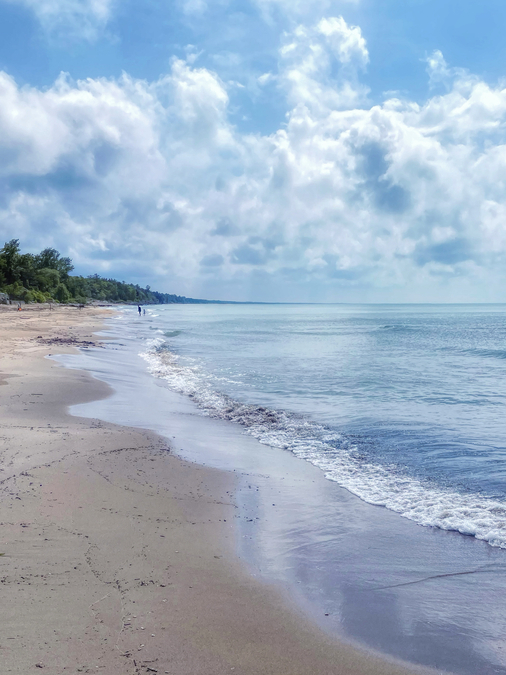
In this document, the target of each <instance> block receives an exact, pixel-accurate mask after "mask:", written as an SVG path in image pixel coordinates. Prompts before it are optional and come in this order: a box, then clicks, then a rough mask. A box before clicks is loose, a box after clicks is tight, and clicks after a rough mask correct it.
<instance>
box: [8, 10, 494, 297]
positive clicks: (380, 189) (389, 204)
mask: <svg viewBox="0 0 506 675" xmlns="http://www.w3.org/2000/svg"><path fill="white" fill-rule="evenodd" d="M367 60H368V53H367V47H366V44H365V41H364V39H363V37H362V35H361V32H360V30H359V29H358V28H354V27H351V26H348V25H347V24H346V23H345V22H344V21H343V20H342V19H341V18H339V17H337V18H334V19H331V18H329V19H325V20H324V21H319V22H318V23H315V24H314V25H313V26H312V27H309V28H308V27H299V28H296V29H294V31H293V32H292V33H291V34H289V35H285V37H284V39H283V43H282V45H281V48H280V60H279V72H278V73H277V74H276V78H277V81H278V83H279V86H280V87H281V91H284V92H285V93H286V100H287V118H286V123H285V124H284V125H283V126H282V128H280V129H279V130H278V131H277V132H276V133H273V134H271V135H261V134H246V133H240V132H239V131H238V130H237V129H236V128H235V127H234V126H233V125H232V124H231V123H230V121H229V107H230V103H229V97H228V93H227V86H226V85H225V84H224V83H223V82H222V81H221V80H220V79H219V77H218V76H217V75H216V74H215V73H213V72H211V71H209V70H207V69H205V68H198V67H195V64H192V63H189V62H187V61H182V60H178V59H174V60H173V62H172V65H171V69H170V72H169V73H168V74H167V75H166V76H164V77H162V78H161V79H159V80H158V81H156V82H146V81H142V80H136V79H133V78H130V77H128V76H126V75H125V76H123V77H122V78H121V79H119V80H112V79H109V80H107V79H98V80H93V79H90V80H84V81H79V82H73V81H71V80H70V79H69V78H68V77H65V76H62V77H60V78H59V80H58V81H57V82H56V83H55V84H54V85H53V87H51V88H50V89H47V90H44V91H42V90H39V89H35V88H29V87H23V88H20V87H19V86H17V84H16V82H15V81H14V80H13V79H12V78H10V77H9V76H7V75H6V74H5V73H3V74H1V76H0V103H1V105H0V157H1V159H2V161H1V163H0V183H1V190H0V196H1V199H0V228H1V230H2V233H3V235H4V237H5V238H6V239H7V238H10V237H14V236H15V237H19V238H20V239H22V242H23V244H24V245H25V246H27V245H29V246H32V247H33V248H34V249H37V248H41V247H43V246H47V245H54V246H56V247H57V248H59V249H60V250H61V251H62V253H64V254H65V255H71V256H72V257H73V258H74V259H75V261H76V263H77V265H78V266H80V267H81V268H82V269H88V270H90V271H98V272H101V273H103V274H114V275H116V276H119V277H123V278H132V276H135V277H136V279H138V280H142V279H143V278H144V279H145V280H146V283H151V285H152V286H153V287H154V286H155V285H156V286H157V287H159V288H161V289H162V290H163V289H166V290H172V291H176V292H179V293H185V294H194V295H197V294H198V295H207V296H209V295H210V294H213V295H218V294H219V295H221V296H222V297H229V298H236V299H239V298H245V299H272V298H275V299H290V300H296V299H320V300H332V299H343V298H344V299H350V298H351V299H352V298H353V297H355V296H353V293H354V290H353V289H355V288H359V289H361V291H360V292H361V294H362V295H361V296H360V297H362V298H363V297H364V295H363V293H364V292H365V291H364V289H371V293H372V292H373V291H374V289H378V288H379V289H382V288H383V289H385V291H384V293H385V295H383V296H381V292H383V291H374V293H376V295H372V296H369V297H375V298H381V297H383V298H385V297H390V298H391V297H396V298H397V299H442V296H441V288H443V287H444V288H446V289H450V291H451V293H453V295H451V296H450V297H452V298H456V299H461V300H464V299H466V298H469V297H472V298H475V299H476V298H477V296H476V295H475V296H469V295H468V293H471V292H474V291H475V292H476V293H479V292H485V291H484V290H483V289H486V288H487V287H488V288H490V287H491V280H492V279H494V280H495V285H494V288H498V285H497V279H498V278H502V276H504V274H503V272H502V270H503V267H504V258H505V255H506V219H505V216H506V197H505V195H506V190H505V188H506V185H505V182H506V179H505V178H504V176H506V138H505V128H506V90H505V89H503V88H502V87H501V86H498V87H490V86H489V85H487V84H485V83H484V82H482V81H479V80H478V79H476V78H473V77H470V76H468V75H466V74H465V73H463V72H462V73H461V75H460V76H458V77H456V78H454V80H453V83H452V85H451V88H450V89H449V90H448V91H447V92H445V93H444V94H442V95H438V96H433V97H432V98H430V99H429V100H427V101H426V102H425V103H424V104H423V105H420V104H417V103H414V102H410V101H406V100H400V99H390V100H387V101H385V102H384V103H383V104H382V105H375V106H370V105H368V104H367V99H366V93H365V90H364V88H363V87H362V85H361V84H360V82H359V80H358V76H359V74H360V72H361V70H362V69H363V68H364V67H365V66H366V64H367ZM275 289H278V291H276V290H275ZM395 289H399V290H398V291H395ZM473 289H474V291H473ZM480 289H481V291H480ZM450 291H448V292H450ZM276 292H277V293H278V295H276ZM392 292H398V295H397V296H392ZM378 293H379V295H378ZM417 293H418V295H417ZM459 293H460V295H459ZM431 294H432V295H431ZM445 297H448V296H445ZM482 297H483V296H482ZM492 299H493V298H492Z"/></svg>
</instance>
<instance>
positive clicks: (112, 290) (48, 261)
mask: <svg viewBox="0 0 506 675" xmlns="http://www.w3.org/2000/svg"><path fill="white" fill-rule="evenodd" d="M73 269H74V265H73V264H72V260H71V259H70V258H67V257H62V256H61V255H60V253H59V252H58V251H57V250H56V249H54V248H45V249H44V250H43V251H41V252H40V253H35V254H34V253H21V249H20V245H19V239H11V241H8V242H6V243H5V244H4V246H3V248H2V249H0V292H1V293H7V295H8V296H9V298H10V299H11V300H23V301H24V302H61V303H68V302H77V303H87V302H90V301H93V300H100V301H104V302H118V303H137V304H142V305H156V304H168V303H203V302H208V301H207V300H195V299H193V298H185V297H184V296H179V295H172V294H170V293H159V292H157V291H152V290H151V289H150V287H149V286H146V288H141V287H140V286H139V285H138V284H135V285H134V284H127V283H125V282H124V281H116V279H105V278H103V277H101V276H99V275H98V274H92V275H90V276H88V277H81V276H71V274H70V272H72V270H73Z"/></svg>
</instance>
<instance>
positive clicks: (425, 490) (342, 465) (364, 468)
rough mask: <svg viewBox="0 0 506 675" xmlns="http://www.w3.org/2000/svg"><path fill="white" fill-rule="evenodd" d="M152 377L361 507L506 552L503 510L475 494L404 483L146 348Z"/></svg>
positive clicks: (315, 430) (318, 432)
mask: <svg viewBox="0 0 506 675" xmlns="http://www.w3.org/2000/svg"><path fill="white" fill-rule="evenodd" d="M141 356H142V357H143V358H144V359H145V360H146V361H147V363H148V368H149V371H150V372H151V373H152V374H153V375H155V376H156V377H161V378H163V379H164V380H166V381H167V382H168V384H169V386H170V387H171V388H172V389H174V390H175V391H178V392H179V393H181V394H184V395H186V396H188V397H190V398H191V399H192V400H193V401H194V402H195V403H196V404H197V405H198V407H199V408H200V409H201V410H202V412H203V413H204V414H206V415H209V416H211V417H217V418H220V419H227V420H230V421H232V422H235V423H238V424H240V425H242V426H243V427H244V429H245V431H246V433H248V434H250V435H252V436H254V437H255V438H257V439H258V441H260V443H263V444H264V445H269V446H272V447H275V448H282V449H284V450H289V451H291V452H293V453H294V454H295V455H296V456H297V457H300V458H302V459H305V460H307V461H308V462H310V463H311V464H313V465H315V466H317V467H319V468H320V469H322V470H323V471H324V472H325V476H326V477H327V478H328V479H329V480H332V481H335V482H336V483H338V484H339V485H341V486H342V487H344V488H346V489H347V490H349V491H350V492H352V493H353V494H355V495H357V496H358V497H360V498H361V499H363V500H364V501H366V502H368V503H370V504H375V505H380V506H384V507H386V508H387V509H390V510H391V511H395V512H397V513H399V514H400V515H402V516H404V517H405V518H409V519H410V520H413V521H415V522H416V523H419V524H420V525H425V526H431V527H438V528H441V529H443V530H452V531H457V532H460V533H462V534H465V535H471V536H474V537H476V538H477V539H482V540H484V541H487V542H488V543H489V544H490V545H491V546H498V547H501V548H506V504H504V503H503V502H500V501H498V500H494V499H491V498H487V497H485V496H483V495H480V494H477V493H460V492H457V491H455V490H449V489H445V488H442V487H439V486H435V485H433V484H431V483H429V482H424V481H421V480H418V479H416V478H413V477H410V476H407V475H405V474H403V473H402V472H401V471H399V469H398V467H396V466H394V465H392V466H388V465H381V464H376V463H374V462H371V461H370V459H368V458H366V457H365V456H364V455H362V454H361V453H360V451H359V449H358V448H357V447H356V446H354V445H351V444H349V443H348V442H347V439H345V438H344V437H342V436H341V435H340V434H338V433H335V432H331V431H330V430H329V429H327V428H325V427H324V426H322V425H320V424H317V423H316V422H313V421H311V420H309V419H307V418H304V417H303V416H301V415H296V414H293V413H289V412H285V411H278V410H269V409H268V408H264V407H261V406H255V405H248V404H244V403H240V402H238V401H234V400H233V399H232V398H230V397H229V396H227V395H226V394H223V393H220V392H219V391H216V389H215V384H216V378H214V377H213V376H211V375H206V374H205V373H203V372H202V371H201V370H200V369H199V368H198V365H197V363H196V362H195V361H192V360H191V359H188V358H185V360H184V362H183V361H182V359H181V358H180V357H179V356H178V355H176V354H174V353H172V352H170V351H169V349H167V348H165V347H164V342H163V339H161V338H157V339H154V340H150V341H148V350H147V351H146V352H144V353H143V354H141Z"/></svg>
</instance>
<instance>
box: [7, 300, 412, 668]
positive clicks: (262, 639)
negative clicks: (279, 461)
mask: <svg viewBox="0 0 506 675" xmlns="http://www.w3.org/2000/svg"><path fill="white" fill-rule="evenodd" d="M107 311H108V310H99V309H88V308H87V309H84V310H78V309H77V308H70V307H68V308H64V307H59V308H57V309H56V310H54V311H49V309H47V308H42V309H41V308H38V307H27V308H25V309H24V310H23V311H21V312H17V311H15V310H14V308H10V307H0V340H1V346H2V350H1V356H0V403H1V411H2V413H1V420H0V424H1V431H0V436H1V443H0V593H1V621H0V672H1V674H2V675H4V674H6V673H22V674H23V675H26V674H29V673H31V672H33V673H36V672H47V673H51V674H62V673H95V672H102V673H106V674H107V675H130V674H132V675H140V674H144V673H170V674H171V675H215V674H216V675H218V674H219V675H223V674H224V673H232V674H233V675H250V674H254V673H255V674H260V673H261V674H263V675H266V674H272V675H284V674H287V675H288V674H289V675H299V674H300V675H303V674H304V675H309V674H314V673H315V674H318V675H320V674H321V675H326V674H331V673H332V674H333V675H334V674H335V675H337V674H346V675H358V674H361V675H366V674H372V673H374V674H376V675H397V674H398V675H400V674H401V673H408V672H414V669H413V670H408V669H406V668H405V667H403V666H402V665H397V664H394V663H392V662H387V661H386V660H382V659H378V658H377V657H376V656H373V655H371V654H368V653H367V652H365V651H364V652H362V651H360V650H357V649H356V648H354V647H353V646H350V645H347V644H340V643H338V642H337V641H336V640H334V639H333V638H331V637H329V636H327V635H326V634H325V633H324V632H322V631H320V630H319V629H318V628H316V627H314V626H313V625H312V624H311V623H310V622H308V621H307V620H306V619H305V618H304V617H303V616H302V614H301V613H300V612H299V611H298V610H297V609H296V608H295V607H292V606H290V604H289V602H286V601H285V599H284V598H283V596H282V595H281V593H280V592H279V591H278V589H277V588H275V587H272V586H269V585H266V584H263V583H261V582H259V581H258V580H257V579H255V578H253V577H252V576H251V575H250V574H248V572H247V571H246V570H245V569H244V568H243V566H242V565H241V563H240V561H239V560H238V559H237V558H236V556H235V552H234V533H233V527H232V522H233V519H234V512H235V509H236V507H235V505H234V482H233V477H232V476H231V475H229V474H227V473H223V472H218V471H214V470H211V469H208V468H203V467H200V466H197V465H193V464H189V463H187V462H184V461H182V460H180V459H179V458H177V457H175V456H173V455H171V454H169V453H170V448H169V446H168V445H167V441H166V440H164V439H163V438H160V437H158V436H156V435H155V434H153V433H151V432H147V431H139V430H135V429H129V428H126V427H119V426H115V425H112V424H106V423H103V422H100V421H95V420H89V419H81V418H76V417H72V416H70V415H68V413H67V408H66V406H68V405H70V404H73V403H78V402H84V401H87V400H96V399H100V398H104V397H105V396H107V395H108V393H109V390H108V387H107V386H106V385H105V384H103V383H101V382H98V381H97V380H95V379H93V378H92V377H91V376H89V375H88V374H87V373H84V372H80V371H74V370H66V369H64V368H63V367H61V366H59V365H57V364H56V363H55V362H52V361H51V360H48V359H44V358H42V357H43V356H45V355H47V354H49V353H55V352H58V353H61V352H65V351H69V350H70V351H72V350H73V349H75V346H81V347H83V348H86V347H87V346H89V345H88V344H87V343H90V342H93V340H94V338H93V330H96V329H97V328H98V327H99V326H100V322H101V319H102V318H103V317H104V315H105V314H106V313H107ZM417 672H419V671H417Z"/></svg>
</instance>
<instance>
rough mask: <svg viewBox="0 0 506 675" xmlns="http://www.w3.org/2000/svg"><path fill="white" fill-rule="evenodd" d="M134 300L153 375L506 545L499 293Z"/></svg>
mask: <svg viewBox="0 0 506 675" xmlns="http://www.w3.org/2000/svg"><path fill="white" fill-rule="evenodd" d="M134 311H135V310H134V309H133V308H132V309H127V310H125V314H124V316H123V321H124V323H125V330H128V332H129V333H131V334H132V336H133V335H134V334H135V336H136V337H138V338H140V339H142V341H143V345H144V346H143V348H142V349H141V352H142V354H143V357H144V358H145V359H146V361H147V363H148V367H149V369H150V371H151V372H152V374H153V375H155V376H156V377H161V378H163V379H164V380H165V381H166V382H167V384H168V386H170V387H171V388H172V389H174V390H176V391H178V392H180V393H183V394H185V395H186V396H189V397H191V398H192V399H193V401H195V402H196V403H197V405H198V406H199V408H200V409H201V411H202V413H203V414H205V415H209V416H212V417H219V418H223V419H229V420H231V421H233V422H235V423H237V424H240V425H242V426H243V428H244V430H245V431H246V432H247V433H249V434H251V435H253V436H254V437H256V438H257V439H258V440H260V442H261V443H263V444H266V445H270V446H274V447H278V448H284V449H286V450H288V451H290V452H293V453H294V454H295V455H297V456H299V457H302V458H304V459H306V460H308V461H309V462H311V463H312V464H314V465H316V466H318V467H319V468H321V469H322V470H323V471H324V472H325V475H326V477H327V478H328V479H329V480H331V481H335V482H337V483H339V484H340V485H342V486H343V487H345V488H347V489H348V490H349V491H350V492H352V493H354V494H355V495H357V496H359V497H360V498H361V499H363V500H364V501H367V502H369V503H373V504H380V505H384V506H386V507H387V508H389V509H391V510H392V511H396V512H397V513H399V514H401V515H403V516H404V517H407V518H410V519H411V520H414V521H416V522H418V523H420V524H422V525H428V526H438V527H440V528H442V529H446V530H457V531H459V532H462V533H463V534H470V535H474V536H476V537H477V538H479V539H484V540H486V541H487V542H488V543H490V544H491V545H494V546H501V547H506V503H505V500H504V496H505V488H506V461H505V459H506V454H505V452H506V434H505V431H506V423H505V416H504V411H505V404H506V305H488V306H483V305H481V306H477V305H467V306H465V305H464V306H463V305H453V306H452V305H445V306H420V305H384V306H378V305H374V306H372V305H371V306H366V305H356V306H352V305H330V306H315V305H291V306H288V305H276V306H260V305H230V306H228V305H225V306H220V305H218V306H216V305H209V306H206V305H197V306H188V305H185V306H177V305H176V306H174V305H171V306H161V307H156V308H149V309H148V313H147V315H146V316H145V317H142V318H140V319H134V317H133V313H134Z"/></svg>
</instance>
